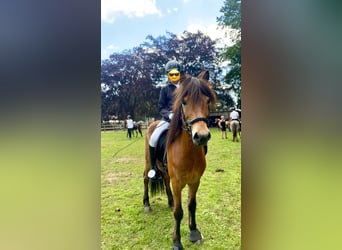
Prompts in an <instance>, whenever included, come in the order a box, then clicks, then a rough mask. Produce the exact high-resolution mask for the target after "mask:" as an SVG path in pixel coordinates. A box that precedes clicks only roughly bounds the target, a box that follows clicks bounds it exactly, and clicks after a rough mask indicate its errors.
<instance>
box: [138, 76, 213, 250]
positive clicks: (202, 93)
mask: <svg viewBox="0 0 342 250" xmlns="http://www.w3.org/2000/svg"><path fill="white" fill-rule="evenodd" d="M208 79H209V72H208V71H202V72H201V73H200V74H199V75H198V76H197V78H195V77H191V76H186V77H185V79H182V80H181V84H180V86H179V88H177V90H176V91H175V100H174V104H173V113H174V116H173V118H172V120H171V123H170V127H169V130H168V132H167V140H166V152H167V170H166V169H165V168H164V167H163V164H162V163H163V162H162V158H161V157H159V159H158V161H157V165H158V168H159V169H160V170H161V171H162V176H163V181H164V184H165V187H166V193H167V195H168V197H169V199H168V201H169V205H170V206H173V215H174V219H175V223H174V231H173V249H183V246H182V243H181V235H180V223H181V220H182V218H183V209H182V190H183V188H184V187H185V186H186V185H188V211H189V220H188V225H189V229H190V234H189V240H190V241H192V242H196V241H201V240H202V234H201V233H200V231H199V230H198V229H197V225H196V218H195V212H196V193H197V190H198V187H199V184H200V179H201V176H202V175H203V173H204V170H205V168H206V159H205V153H206V147H207V143H208V141H209V139H210V131H209V128H208V119H207V117H208V114H209V105H215V102H216V95H215V93H214V91H213V89H212V88H211V85H210V83H209V81H208ZM157 124H158V122H154V123H153V124H151V125H150V127H149V128H148V131H147V136H146V148H145V156H146V166H145V171H144V184H145V193H144V206H145V210H150V209H151V208H150V204H149V200H148V191H147V189H148V188H147V184H148V177H147V173H148V171H149V170H150V160H149V153H148V140H149V137H150V135H151V133H152V132H153V130H154V128H155V126H156V125H157ZM170 181H171V185H172V193H171V190H170ZM152 191H153V190H152ZM152 193H153V192H152Z"/></svg>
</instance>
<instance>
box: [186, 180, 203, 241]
mask: <svg viewBox="0 0 342 250" xmlns="http://www.w3.org/2000/svg"><path fill="white" fill-rule="evenodd" d="M198 186H199V181H198V182H196V183H194V184H189V197H188V209H189V229H190V234H189V240H190V241H191V242H196V241H201V240H202V238H203V237H202V234H201V232H200V231H199V230H198V229H197V225H196V193H197V190H198Z"/></svg>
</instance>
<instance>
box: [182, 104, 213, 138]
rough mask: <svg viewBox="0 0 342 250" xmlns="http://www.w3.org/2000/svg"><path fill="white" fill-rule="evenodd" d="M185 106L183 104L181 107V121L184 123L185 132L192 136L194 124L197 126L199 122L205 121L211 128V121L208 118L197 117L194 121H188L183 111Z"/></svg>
mask: <svg viewBox="0 0 342 250" xmlns="http://www.w3.org/2000/svg"><path fill="white" fill-rule="evenodd" d="M183 106H184V104H182V106H181V119H182V123H183V127H182V128H183V129H184V130H185V131H187V132H188V133H190V134H191V126H192V125H193V124H195V123H196V122H199V121H203V122H206V123H207V126H209V119H208V118H207V117H203V116H202V117H201V116H200V117H196V118H194V119H192V120H186V119H185V115H184V111H183Z"/></svg>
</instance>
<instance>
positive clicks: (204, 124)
mask: <svg viewBox="0 0 342 250" xmlns="http://www.w3.org/2000/svg"><path fill="white" fill-rule="evenodd" d="M208 78H209V74H208V72H207V71H205V72H201V73H200V75H199V76H198V77H191V76H188V77H186V78H185V79H184V80H183V81H182V82H181V84H180V87H179V88H178V89H177V90H176V92H175V94H176V96H175V101H174V113H175V117H177V112H178V117H180V120H181V123H182V127H183V129H185V130H187V131H188V132H189V133H191V137H192V141H193V143H194V144H196V145H206V144H207V142H208V141H209V139H210V131H209V128H208V115H209V105H214V104H215V102H216V95H215V92H214V91H213V89H212V88H211V86H210V83H209V81H208Z"/></svg>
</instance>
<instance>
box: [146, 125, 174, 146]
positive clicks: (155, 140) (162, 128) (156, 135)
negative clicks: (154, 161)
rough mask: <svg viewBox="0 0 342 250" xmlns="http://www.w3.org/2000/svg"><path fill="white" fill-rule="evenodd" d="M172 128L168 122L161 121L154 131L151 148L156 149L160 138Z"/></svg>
mask: <svg viewBox="0 0 342 250" xmlns="http://www.w3.org/2000/svg"><path fill="white" fill-rule="evenodd" d="M169 126H170V123H169V122H167V121H160V122H159V123H158V125H157V127H156V129H155V130H154V131H153V133H152V135H151V138H150V142H149V144H150V146H151V147H154V148H155V147H156V146H157V143H158V139H159V136H160V135H161V134H162V133H163V132H164V131H165V130H166V129H168V127H169Z"/></svg>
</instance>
